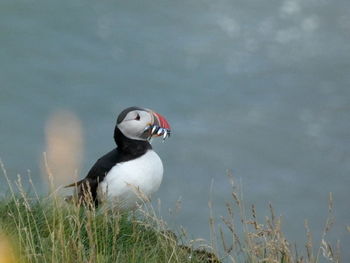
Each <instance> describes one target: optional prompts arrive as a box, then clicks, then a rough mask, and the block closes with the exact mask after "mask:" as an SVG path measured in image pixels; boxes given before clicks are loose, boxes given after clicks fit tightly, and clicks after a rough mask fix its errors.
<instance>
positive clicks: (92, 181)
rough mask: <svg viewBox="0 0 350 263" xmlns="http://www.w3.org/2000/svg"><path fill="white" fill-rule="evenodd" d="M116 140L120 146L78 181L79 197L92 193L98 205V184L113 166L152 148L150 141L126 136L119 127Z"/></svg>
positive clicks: (115, 134)
mask: <svg viewBox="0 0 350 263" xmlns="http://www.w3.org/2000/svg"><path fill="white" fill-rule="evenodd" d="M114 140H115V142H116V144H117V146H118V147H117V148H115V149H113V150H112V151H110V152H109V153H107V154H105V155H104V156H102V157H101V158H100V159H98V160H97V162H96V163H95V164H94V165H93V166H92V168H91V169H90V171H89V172H88V174H87V176H86V177H85V178H84V179H83V180H81V181H79V182H78V183H77V185H78V186H79V188H78V197H79V198H85V197H86V196H89V195H90V194H91V198H92V200H93V201H94V203H95V205H96V206H97V205H98V199H97V187H98V184H99V183H100V182H102V181H103V180H104V178H105V176H106V174H107V173H108V172H109V171H110V170H111V169H112V167H113V166H114V165H116V164H117V163H121V162H127V161H130V160H133V159H136V158H138V157H140V156H142V155H143V154H145V153H146V152H147V151H148V150H149V149H152V146H151V144H150V143H149V142H148V141H141V140H132V139H129V138H127V137H125V136H124V134H123V133H122V132H121V131H120V130H119V129H118V127H115V130H114Z"/></svg>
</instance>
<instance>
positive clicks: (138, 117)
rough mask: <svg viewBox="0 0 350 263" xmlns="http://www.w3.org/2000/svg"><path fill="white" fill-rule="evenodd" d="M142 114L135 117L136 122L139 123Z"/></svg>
mask: <svg viewBox="0 0 350 263" xmlns="http://www.w3.org/2000/svg"><path fill="white" fill-rule="evenodd" d="M140 118H141V117H140V114H138V113H137V116H136V117H135V120H137V121H139V120H140Z"/></svg>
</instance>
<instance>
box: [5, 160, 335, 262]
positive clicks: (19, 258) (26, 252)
mask: <svg viewBox="0 0 350 263" xmlns="http://www.w3.org/2000/svg"><path fill="white" fill-rule="evenodd" d="M1 166H2V170H3V174H4V175H5V178H6V179H7V182H8V184H9V189H10V191H9V195H8V196H7V197H5V198H3V199H2V200H0V252H1V251H6V255H5V254H4V253H1V254H0V263H10V262H67V263H69V262H91V263H95V262H101V263H102V262H135V263H136V262H137V263H139V262H150V263H152V262H245V263H260V262H264V263H269V262H271V263H319V262H340V251H339V250H340V249H339V244H336V245H332V244H330V243H328V242H327V241H326V234H327V232H328V231H329V230H330V227H331V225H332V223H333V217H332V207H333V204H332V196H331V195H330V202H329V212H330V215H329V217H328V220H327V222H326V224H325V229H324V233H323V235H322V240H321V241H320V242H319V245H316V246H314V245H313V244H314V242H313V240H312V236H311V233H310V231H309V230H308V227H307V224H306V225H305V228H306V233H307V239H308V241H307V243H306V244H305V248H306V249H305V251H296V249H295V245H294V244H293V243H290V242H288V241H287V240H286V239H285V237H284V234H283V232H282V228H281V220H280V218H279V217H276V216H275V215H274V212H273V209H272V207H271V206H270V209H269V210H270V211H269V216H267V217H266V220H265V221H264V222H258V220H257V216H256V212H255V208H254V206H252V207H251V208H250V209H249V212H248V211H246V207H245V205H244V202H243V200H242V196H241V195H240V191H239V188H238V187H237V186H236V185H235V183H234V181H233V178H232V176H229V180H230V182H231V185H232V200H231V202H229V203H227V215H225V216H222V217H221V218H220V222H217V221H216V218H218V217H217V216H215V215H213V214H211V215H210V217H209V227H210V232H211V240H210V241H203V240H202V241H201V244H202V245H203V244H204V246H203V247H201V248H198V244H199V243H198V242H196V241H195V240H189V239H188V237H187V235H186V234H185V233H183V232H181V233H174V232H172V231H169V230H168V229H167V226H166V223H165V222H164V221H163V220H161V219H160V216H158V215H156V212H155V211H154V209H153V208H152V207H149V206H146V208H145V207H144V208H142V209H139V211H138V213H132V212H130V213H128V214H120V213H118V212H117V211H111V210H108V209H103V208H98V209H95V208H93V207H92V208H90V209H87V208H85V207H83V206H79V205H73V204H69V203H67V202H65V201H64V200H63V198H62V197H60V196H59V195H56V194H51V195H49V196H45V197H42V196H38V195H36V194H35V191H34V194H32V195H28V194H27V192H26V191H24V189H23V187H22V183H21V179H20V178H19V179H18V180H17V181H16V182H15V185H13V183H11V182H10V181H9V180H8V177H7V175H6V170H5V169H4V167H3V165H2V164H1ZM29 180H30V179H29ZM33 187H34V186H33ZM211 206H212V204H211V202H209V208H210V210H211V211H212V209H211V208H212V207H211ZM1 233H2V234H1ZM177 236H180V238H178V237H177ZM1 244H5V246H4V245H3V246H1ZM188 244H190V245H188ZM2 247H5V248H6V249H5V250H4V249H3V250H1V249H2ZM298 247H304V244H302V245H298ZM219 258H220V259H219Z"/></svg>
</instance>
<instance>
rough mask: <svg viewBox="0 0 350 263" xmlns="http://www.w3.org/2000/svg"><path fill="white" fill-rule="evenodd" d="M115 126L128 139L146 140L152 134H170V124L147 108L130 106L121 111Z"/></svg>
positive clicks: (164, 135)
mask: <svg viewBox="0 0 350 263" xmlns="http://www.w3.org/2000/svg"><path fill="white" fill-rule="evenodd" d="M117 127H118V128H119V130H120V131H121V132H122V133H123V134H124V135H125V136H126V137H128V138H129V139H134V140H147V139H150V138H151V137H152V136H163V138H164V139H165V138H166V137H167V136H169V135H170V126H169V124H168V122H167V121H166V120H165V118H164V117H163V116H161V115H160V114H158V113H155V112H153V111H152V110H149V109H143V108H138V107H130V108H127V109H125V110H124V111H122V112H121V113H120V115H119V117H118V120H117Z"/></svg>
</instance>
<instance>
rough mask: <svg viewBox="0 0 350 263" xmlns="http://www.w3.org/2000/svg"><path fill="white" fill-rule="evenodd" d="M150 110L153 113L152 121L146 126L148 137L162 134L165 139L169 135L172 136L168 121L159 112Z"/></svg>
mask: <svg viewBox="0 0 350 263" xmlns="http://www.w3.org/2000/svg"><path fill="white" fill-rule="evenodd" d="M148 111H149V113H150V114H151V115H152V121H151V123H150V124H149V125H148V126H147V127H146V128H145V132H147V133H148V139H151V138H152V137H160V136H162V137H163V140H165V139H166V138H167V137H170V133H171V131H170V130H171V128H170V125H169V123H168V121H167V120H166V119H165V118H164V117H163V116H162V115H160V114H159V113H157V112H154V111H151V110H148Z"/></svg>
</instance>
